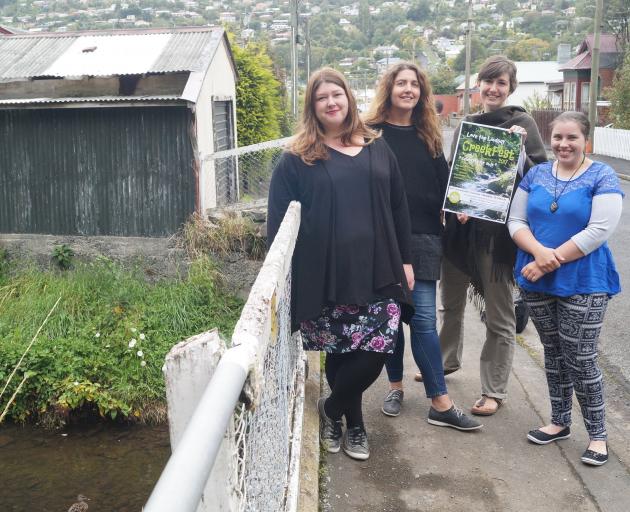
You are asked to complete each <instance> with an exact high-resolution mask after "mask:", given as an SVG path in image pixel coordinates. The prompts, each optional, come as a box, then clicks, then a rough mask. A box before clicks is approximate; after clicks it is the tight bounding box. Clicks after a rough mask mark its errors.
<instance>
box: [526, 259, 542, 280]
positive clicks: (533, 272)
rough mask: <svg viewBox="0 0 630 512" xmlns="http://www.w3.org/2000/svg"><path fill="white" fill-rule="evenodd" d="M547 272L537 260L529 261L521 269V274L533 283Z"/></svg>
mask: <svg viewBox="0 0 630 512" xmlns="http://www.w3.org/2000/svg"><path fill="white" fill-rule="evenodd" d="M546 273H547V272H545V271H544V270H542V269H541V268H540V267H539V266H538V264H537V263H536V262H535V261H532V262H530V263H528V264H527V265H525V266H524V267H523V269H522V270H521V275H522V276H523V277H524V278H525V279H527V280H528V281H531V282H532V283H535V282H536V281H538V280H539V279H540V278H541V277H542V276H544V275H545V274H546Z"/></svg>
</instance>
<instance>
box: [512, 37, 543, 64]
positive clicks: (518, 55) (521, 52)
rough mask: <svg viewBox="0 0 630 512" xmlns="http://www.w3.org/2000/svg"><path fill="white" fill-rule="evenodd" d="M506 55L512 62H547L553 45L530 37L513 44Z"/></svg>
mask: <svg viewBox="0 0 630 512" xmlns="http://www.w3.org/2000/svg"><path fill="white" fill-rule="evenodd" d="M505 53H506V56H507V57H509V58H510V59H512V60H522V61H532V60H547V58H548V57H549V55H550V54H551V45H550V44H549V43H548V42H546V41H543V40H542V39H539V38H537V37H530V38H528V39H522V40H520V41H517V42H516V43H514V44H511V45H510V46H508V47H507V48H506V50H505Z"/></svg>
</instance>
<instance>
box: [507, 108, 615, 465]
mask: <svg viewBox="0 0 630 512" xmlns="http://www.w3.org/2000/svg"><path fill="white" fill-rule="evenodd" d="M551 126H552V132H551V148H552V150H553V153H554V155H555V156H556V161H555V162H545V163H544V164H540V165H537V166H536V167H533V168H532V169H531V171H530V172H529V173H528V174H527V176H525V178H523V180H522V181H521V184H520V186H519V188H518V190H517V191H516V194H515V195H514V203H513V205H512V211H511V213H510V220H509V222H508V227H509V229H510V233H511V234H512V237H513V238H514V241H515V242H516V244H517V245H518V247H519V251H518V255H517V260H516V267H515V269H514V274H515V276H516V281H517V283H518V285H519V287H520V288H521V294H522V296H523V298H524V299H525V302H526V304H527V307H528V309H529V311H530V314H531V318H532V320H533V322H534V325H535V326H536V330H537V331H538V334H539V336H540V341H541V342H542V344H543V347H544V350H545V372H546V373H547V384H548V386H549V398H550V399H551V423H549V424H547V425H545V426H543V427H540V428H538V429H536V430H532V431H530V432H529V434H528V435H527V438H528V439H529V440H530V441H531V442H533V443H536V444H549V443H551V442H553V441H558V440H560V439H566V438H568V437H569V436H570V434H571V429H570V425H571V406H572V401H573V391H575V394H576V396H577V399H578V402H579V403H580V408H581V410H582V416H583V419H584V425H585V427H586V431H587V432H588V435H589V438H590V443H589V445H588V447H587V449H586V451H585V452H584V453H583V454H582V462H584V463H585V464H589V465H592V466H601V465H602V464H604V463H606V461H607V460H608V449H607V446H606V425H605V423H604V418H605V410H604V390H603V382H602V372H601V370H600V369H599V366H598V365H597V342H598V338H599V332H600V330H601V328H602V323H603V321H604V314H605V312H606V306H607V305H608V299H609V298H610V297H611V296H613V295H615V294H617V293H619V291H620V285H619V274H618V273H617V270H616V268H615V262H614V261H613V258H612V254H611V252H610V249H609V248H608V244H607V243H606V240H607V239H608V238H609V237H610V235H611V234H612V233H613V231H614V230H615V228H616V226H617V224H618V222H619V219H620V217H621V203H622V198H623V195H624V194H623V192H622V190H621V188H620V187H619V178H617V175H616V173H615V171H614V170H613V169H612V168H611V167H610V166H608V165H607V164H604V163H601V162H594V161H592V160H590V159H589V158H586V153H585V151H586V140H587V138H588V133H589V122H588V119H587V117H586V116H585V115H584V114H582V113H581V112H563V113H562V114H560V116H558V117H557V118H556V119H555V120H554V121H553V123H552V125H551Z"/></svg>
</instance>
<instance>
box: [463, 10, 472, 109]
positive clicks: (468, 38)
mask: <svg viewBox="0 0 630 512" xmlns="http://www.w3.org/2000/svg"><path fill="white" fill-rule="evenodd" d="M471 46H472V0H468V27H466V71H465V73H466V78H465V81H464V115H465V116H467V115H468V114H470V98H469V95H470V93H469V91H470V54H471Z"/></svg>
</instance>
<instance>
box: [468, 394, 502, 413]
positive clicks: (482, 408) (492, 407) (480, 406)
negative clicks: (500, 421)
mask: <svg viewBox="0 0 630 512" xmlns="http://www.w3.org/2000/svg"><path fill="white" fill-rule="evenodd" d="M488 398H489V399H490V400H488ZM502 405H503V400H501V399H500V398H496V397H494V396H486V395H481V398H480V399H479V400H477V401H476V402H475V405H473V406H472V409H470V412H472V413H473V414H475V415H477V416H492V415H493V414H494V413H496V412H497V411H498V410H499V409H500V408H501V406H502Z"/></svg>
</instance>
